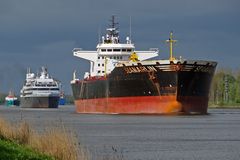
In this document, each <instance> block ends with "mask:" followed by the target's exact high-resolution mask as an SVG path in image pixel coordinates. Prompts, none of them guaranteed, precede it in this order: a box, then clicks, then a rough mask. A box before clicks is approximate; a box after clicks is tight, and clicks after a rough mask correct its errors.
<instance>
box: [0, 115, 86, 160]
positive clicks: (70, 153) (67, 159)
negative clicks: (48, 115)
mask: <svg viewBox="0 0 240 160" xmlns="http://www.w3.org/2000/svg"><path fill="white" fill-rule="evenodd" d="M0 139H1V146H2V147H3V149H4V150H5V151H7V152H8V151H9V154H11V153H12V152H13V151H19V154H23V155H24V156H27V155H28V156H29V158H30V159H31V156H32V152H31V151H30V152H28V151H29V150H28V149H29V148H31V149H32V151H34V152H36V153H41V154H45V155H48V156H49V158H51V157H52V158H53V159H56V160H88V159H89V158H88V157H89V156H88V153H87V151H85V150H84V149H83V147H82V146H80V145H79V144H78V141H77V138H76V136H74V135H73V134H72V133H69V132H67V131H66V129H65V128H64V127H61V128H47V129H45V131H44V132H42V133H41V134H39V133H37V132H36V131H34V130H33V129H32V128H31V127H30V126H29V124H28V123H26V122H24V121H23V122H20V123H18V124H10V123H8V122H6V121H5V120H3V119H0ZM2 140H6V141H2ZM12 142H13V144H12ZM11 146H12V147H11ZM21 146H24V147H26V148H22V150H21V149H19V148H18V147H20V148H21ZM8 147H10V149H9V150H8V149H7V148H8ZM27 148H28V149H27ZM11 149H13V150H11ZM25 153H26V154H25ZM4 154H5V155H6V156H7V155H8V153H4ZM39 156H40V157H41V155H39ZM0 159H8V158H7V157H6V158H0ZM25 159H27V158H26V157H25Z"/></svg>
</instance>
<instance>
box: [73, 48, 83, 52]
mask: <svg viewBox="0 0 240 160" xmlns="http://www.w3.org/2000/svg"><path fill="white" fill-rule="evenodd" d="M77 51H82V48H74V49H73V52H77Z"/></svg>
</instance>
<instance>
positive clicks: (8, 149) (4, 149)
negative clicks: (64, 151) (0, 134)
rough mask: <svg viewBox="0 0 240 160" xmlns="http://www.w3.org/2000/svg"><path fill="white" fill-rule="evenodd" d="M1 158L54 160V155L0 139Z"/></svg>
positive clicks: (9, 159)
mask: <svg viewBox="0 0 240 160" xmlns="http://www.w3.org/2000/svg"><path fill="white" fill-rule="evenodd" d="M0 159H2V160H4V159H6V160H54V158H53V157H51V156H47V155H44V154H41V153H38V152H36V151H34V150H32V149H30V148H27V147H25V146H22V145H19V144H16V143H14V142H11V141H6V140H2V139H0Z"/></svg>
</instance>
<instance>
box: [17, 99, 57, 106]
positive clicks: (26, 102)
mask: <svg viewBox="0 0 240 160" xmlns="http://www.w3.org/2000/svg"><path fill="white" fill-rule="evenodd" d="M58 103H59V97H21V98H20V105H21V107H22V108H58Z"/></svg>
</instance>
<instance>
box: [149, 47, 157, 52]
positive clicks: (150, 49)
mask: <svg viewBox="0 0 240 160" xmlns="http://www.w3.org/2000/svg"><path fill="white" fill-rule="evenodd" d="M149 51H156V52H158V51H159V49H158V48H149Z"/></svg>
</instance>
